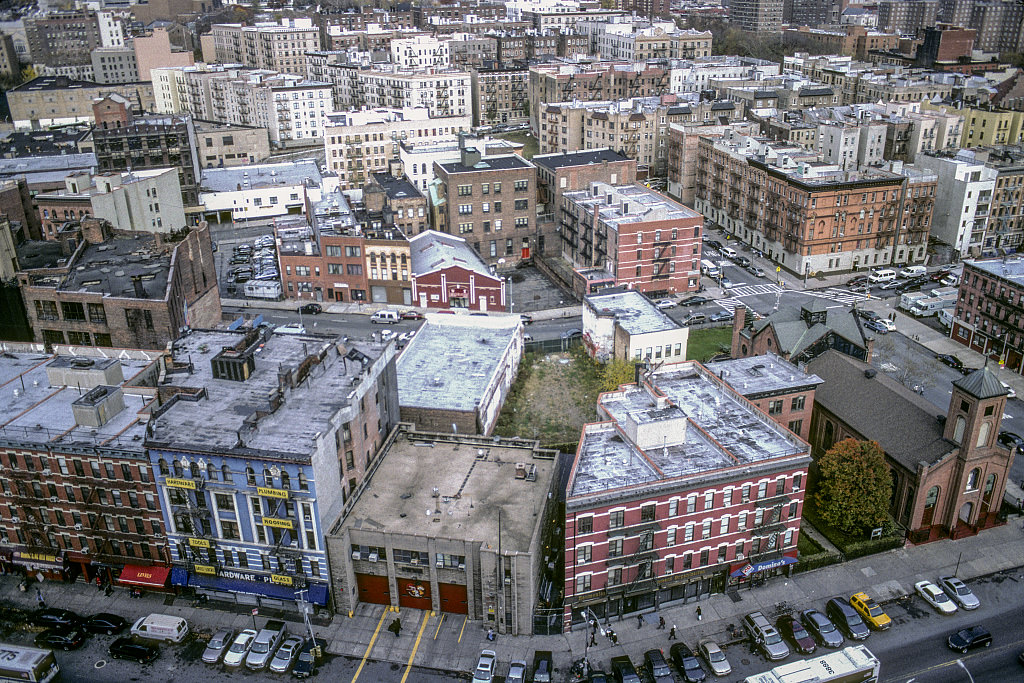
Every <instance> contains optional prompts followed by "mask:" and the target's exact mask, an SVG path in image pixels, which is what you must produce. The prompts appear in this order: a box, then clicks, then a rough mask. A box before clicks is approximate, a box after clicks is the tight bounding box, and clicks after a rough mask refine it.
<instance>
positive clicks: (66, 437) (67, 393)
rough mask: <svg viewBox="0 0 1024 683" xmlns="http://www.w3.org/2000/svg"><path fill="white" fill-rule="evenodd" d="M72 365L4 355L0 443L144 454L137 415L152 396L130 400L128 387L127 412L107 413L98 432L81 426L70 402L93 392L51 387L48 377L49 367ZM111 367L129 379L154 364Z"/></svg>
mask: <svg viewBox="0 0 1024 683" xmlns="http://www.w3.org/2000/svg"><path fill="white" fill-rule="evenodd" d="M69 361H70V357H66V356H51V355H48V354H38V353H10V352H5V353H4V354H3V355H2V356H0V396H2V397H3V399H2V400H0V439H4V440H9V441H19V442H24V443H35V444H39V445H44V444H56V443H59V444H66V445H71V444H88V445H90V446H107V447H110V448H130V449H132V450H138V451H141V450H142V436H143V433H144V431H145V420H144V418H142V417H141V416H140V415H139V412H140V411H141V410H142V409H143V408H144V407H145V406H146V404H147V403H148V402H149V401H150V397H149V395H148V393H141V392H140V393H135V395H132V394H133V392H132V391H131V389H130V388H128V387H125V389H126V391H125V397H124V409H123V410H121V411H120V412H118V413H116V414H113V415H110V414H108V415H107V417H108V421H107V422H106V423H105V424H103V425H102V426H100V427H91V426H88V425H82V426H79V425H78V423H77V422H76V420H75V415H74V412H73V408H72V403H74V402H75V401H78V400H80V399H82V398H83V394H85V393H87V392H88V390H89V389H88V388H79V387H78V386H52V385H51V384H50V378H49V376H48V374H47V366H49V365H51V364H58V365H61V364H64V365H67V364H68V363H69ZM99 362H102V361H99ZM107 362H112V363H119V364H120V365H121V374H122V376H123V377H124V378H127V379H128V380H131V378H133V377H135V375H137V374H138V373H140V372H141V371H143V370H144V369H145V368H147V367H148V366H150V365H151V364H152V361H150V360H135V359H131V358H125V359H121V360H110V361H107Z"/></svg>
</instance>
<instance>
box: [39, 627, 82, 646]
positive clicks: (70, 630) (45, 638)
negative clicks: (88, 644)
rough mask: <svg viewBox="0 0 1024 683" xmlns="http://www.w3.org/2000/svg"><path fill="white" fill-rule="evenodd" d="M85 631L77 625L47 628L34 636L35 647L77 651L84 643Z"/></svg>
mask: <svg viewBox="0 0 1024 683" xmlns="http://www.w3.org/2000/svg"><path fill="white" fill-rule="evenodd" d="M85 637H86V633H85V629H83V628H82V627H81V626H79V625H77V624H73V625H70V626H55V627H53V628H48V629H46V630H45V631H43V632H42V633H40V634H39V635H37V636H36V639H35V643H36V647H50V648H53V649H54V650H64V651H67V650H77V649H78V648H80V647H82V645H83V644H84V643H85Z"/></svg>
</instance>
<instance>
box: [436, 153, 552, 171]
mask: <svg viewBox="0 0 1024 683" xmlns="http://www.w3.org/2000/svg"><path fill="white" fill-rule="evenodd" d="M440 166H441V168H443V169H444V170H445V171H446V172H448V174H449V175H451V174H455V173H476V172H478V171H504V170H508V169H510V168H530V167H531V166H532V164H531V163H530V162H528V161H525V160H524V159H523V158H522V157H520V156H519V155H517V154H509V155H507V156H501V157H483V158H481V159H480V161H479V162H477V163H476V164H474V165H473V166H464V165H463V164H462V162H461V161H451V162H448V163H444V164H441V165H440Z"/></svg>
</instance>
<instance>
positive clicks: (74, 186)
mask: <svg viewBox="0 0 1024 683" xmlns="http://www.w3.org/2000/svg"><path fill="white" fill-rule="evenodd" d="M91 185H92V178H91V177H90V176H89V174H81V175H74V174H72V175H69V176H67V177H65V179H64V186H65V191H63V192H40V193H39V194H37V195H36V196H35V197H34V200H35V201H34V203H35V206H36V208H37V210H38V211H39V221H40V225H41V226H42V238H43V239H44V240H56V239H57V234H58V233H59V232H60V231H61V229H62V228H63V226H64V224H65V223H68V222H77V221H80V220H82V219H83V218H87V217H89V216H92V213H93V212H92V195H91V194H90V193H89V191H88V188H89V187H90V186H91Z"/></svg>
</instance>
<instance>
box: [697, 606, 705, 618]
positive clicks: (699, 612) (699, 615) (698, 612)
mask: <svg viewBox="0 0 1024 683" xmlns="http://www.w3.org/2000/svg"><path fill="white" fill-rule="evenodd" d="M703 618H704V615H703V614H701V611H700V606H699V605H698V607H697V621H700V620H701V619H703Z"/></svg>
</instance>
